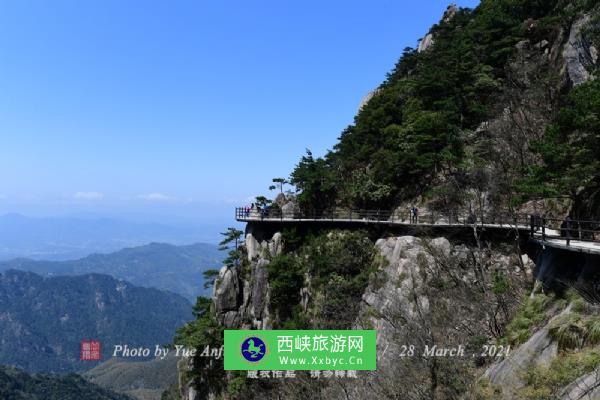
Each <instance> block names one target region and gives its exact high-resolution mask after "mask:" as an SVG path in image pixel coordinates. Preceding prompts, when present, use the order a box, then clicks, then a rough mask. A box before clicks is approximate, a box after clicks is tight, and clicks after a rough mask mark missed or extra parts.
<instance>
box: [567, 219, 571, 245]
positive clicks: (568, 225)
mask: <svg viewBox="0 0 600 400" xmlns="http://www.w3.org/2000/svg"><path fill="white" fill-rule="evenodd" d="M570 245H571V219H570V218H569V217H567V246H570Z"/></svg>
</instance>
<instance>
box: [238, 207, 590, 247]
mask: <svg viewBox="0 0 600 400" xmlns="http://www.w3.org/2000/svg"><path fill="white" fill-rule="evenodd" d="M235 219H236V220H237V221H239V222H253V223H279V224H284V223H285V224H307V223H324V222H328V223H336V224H339V225H344V224H348V225H357V224H371V225H375V224H376V225H400V226H402V225H404V226H407V227H410V226H413V227H424V228H427V227H429V228H444V229H464V228H468V227H472V228H477V229H500V230H507V231H509V230H513V231H517V232H519V234H524V235H528V236H529V239H530V240H531V241H533V242H536V243H538V244H540V245H542V246H548V247H554V248H559V249H564V250H568V251H575V252H583V253H591V254H598V255H600V221H577V220H569V219H566V220H558V219H550V218H544V217H541V216H539V215H526V214H510V213H486V214H483V215H482V214H476V213H465V212H454V211H453V212H447V213H434V212H427V213H424V214H419V215H418V217H417V221H416V222H414V221H411V219H410V216H409V212H408V211H407V212H406V213H398V212H390V211H382V210H333V211H313V212H300V211H285V210H284V211H282V210H280V209H278V208H267V209H263V210H256V209H254V210H249V209H247V208H244V207H239V208H236V209H235Z"/></svg>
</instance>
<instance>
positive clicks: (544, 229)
mask: <svg viewBox="0 0 600 400" xmlns="http://www.w3.org/2000/svg"><path fill="white" fill-rule="evenodd" d="M545 241H546V217H542V242H545Z"/></svg>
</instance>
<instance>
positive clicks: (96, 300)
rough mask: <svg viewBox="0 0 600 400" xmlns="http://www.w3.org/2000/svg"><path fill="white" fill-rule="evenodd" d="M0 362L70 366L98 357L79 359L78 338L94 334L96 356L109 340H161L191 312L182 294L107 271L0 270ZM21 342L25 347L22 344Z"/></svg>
mask: <svg viewBox="0 0 600 400" xmlns="http://www.w3.org/2000/svg"><path fill="white" fill-rule="evenodd" d="M0 299H2V301H1V302H0V313H2V314H3V315H10V318H3V319H2V318H0V342H1V343H2V346H0V363H2V364H8V365H14V366H17V367H19V368H23V369H25V370H27V371H31V372H57V373H58V372H60V373H65V372H72V371H81V370H87V369H90V368H93V367H94V366H96V365H97V364H98V363H96V362H90V361H81V360H80V359H79V347H80V342H81V340H83V339H86V338H97V339H99V340H101V342H102V360H106V359H108V358H109V357H110V356H111V355H112V350H113V346H115V345H117V344H124V343H128V344H130V346H131V347H134V346H135V347H150V348H154V346H155V345H156V344H167V343H170V342H171V340H172V335H173V332H174V331H175V329H177V327H179V326H181V325H183V324H184V323H185V322H187V321H189V320H190V319H191V318H192V313H191V305H190V303H189V302H188V301H187V300H186V299H185V298H183V297H181V296H179V295H177V294H175V293H170V292H164V291H160V290H158V289H149V288H142V287H138V286H134V285H131V284H129V283H128V282H124V281H119V280H117V279H115V278H112V277H110V276H108V275H100V274H89V275H82V276H61V277H53V278H42V277H41V276H39V275H36V274H34V273H31V272H23V271H15V270H11V271H6V272H4V273H2V274H0ZM24 347H25V348H26V349H27V351H24V350H23V349H24Z"/></svg>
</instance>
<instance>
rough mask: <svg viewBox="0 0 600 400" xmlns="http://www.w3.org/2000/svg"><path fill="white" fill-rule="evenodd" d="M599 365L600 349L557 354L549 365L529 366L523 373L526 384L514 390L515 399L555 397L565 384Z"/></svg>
mask: <svg viewBox="0 0 600 400" xmlns="http://www.w3.org/2000/svg"><path fill="white" fill-rule="evenodd" d="M598 366H600V350H599V349H593V350H586V351H580V352H566V353H562V354H559V356H558V357H557V358H555V359H554V360H552V362H551V363H550V365H549V366H537V367H534V368H530V369H528V370H527V372H526V373H525V376H524V378H525V383H526V386H525V387H524V388H522V389H519V390H517V391H516V393H515V394H516V397H515V398H516V399H519V400H542V399H553V398H557V394H558V393H560V390H561V389H562V388H564V387H565V386H566V385H568V384H570V383H572V382H573V381H575V380H576V379H577V378H579V377H580V376H583V375H585V374H587V373H589V372H592V371H593V370H594V369H596V368H597V367H598Z"/></svg>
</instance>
